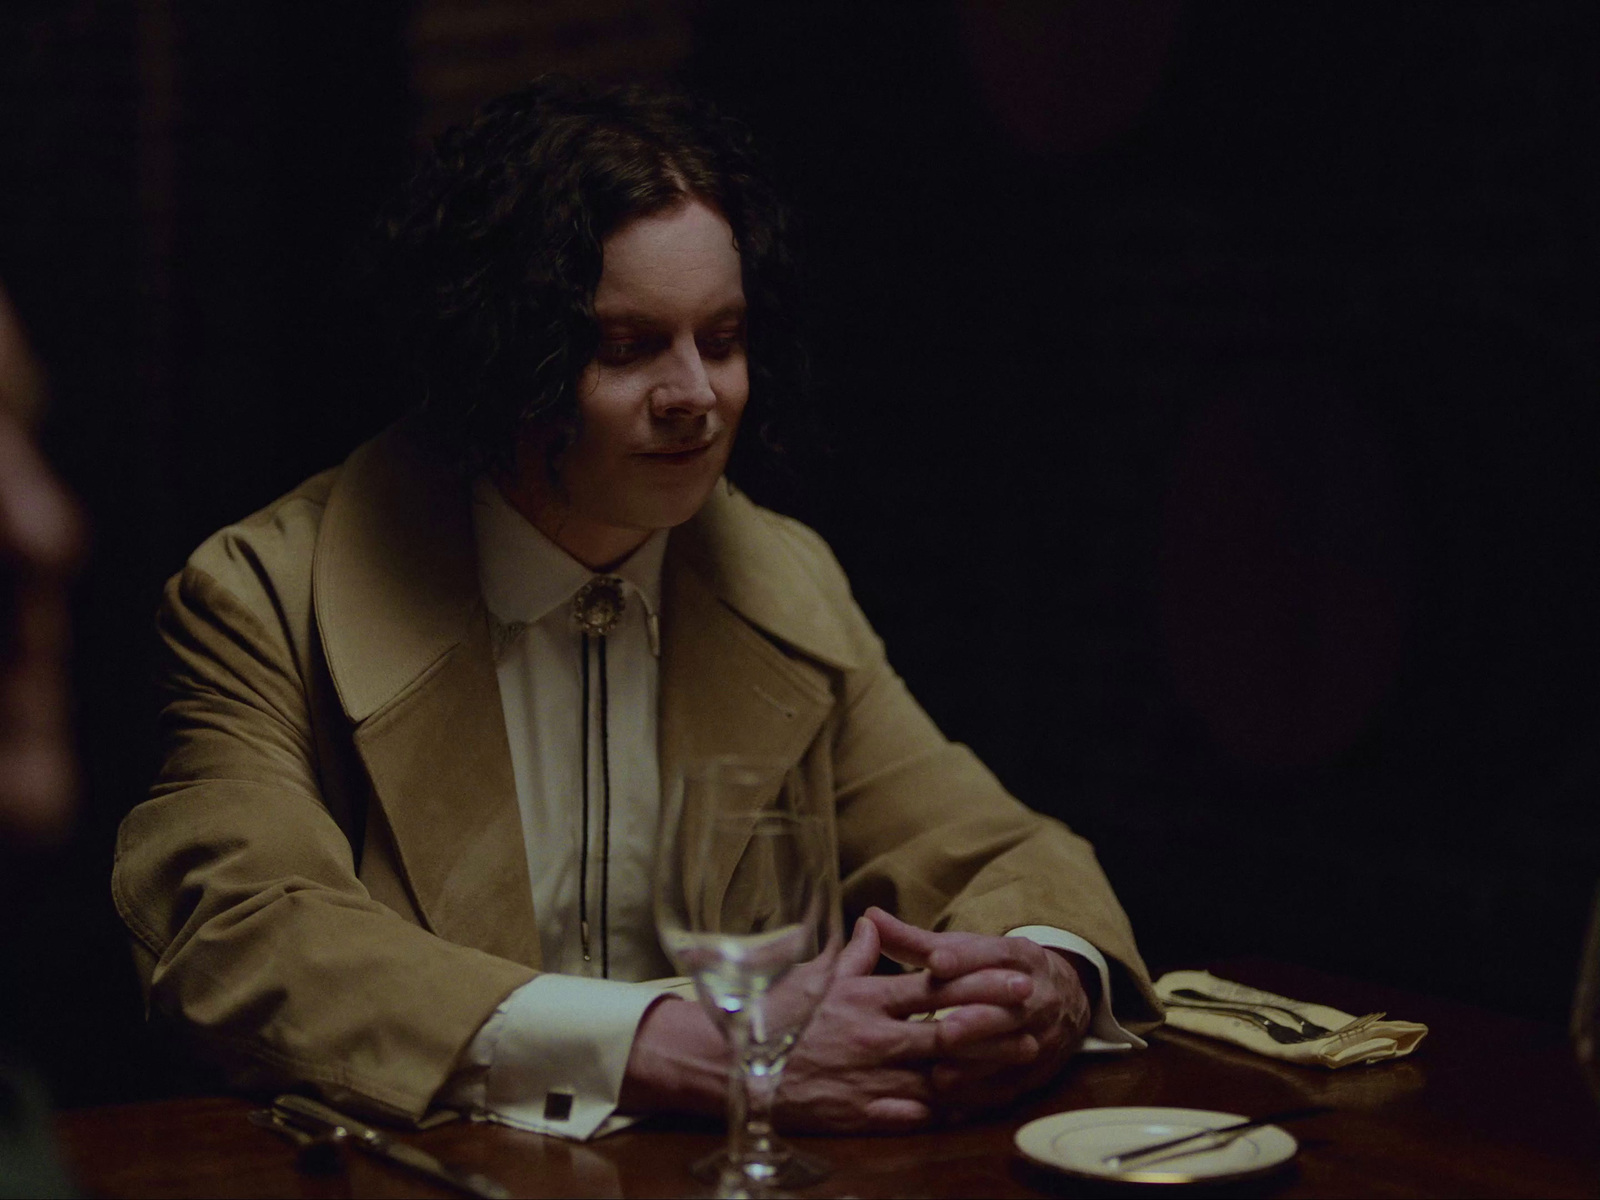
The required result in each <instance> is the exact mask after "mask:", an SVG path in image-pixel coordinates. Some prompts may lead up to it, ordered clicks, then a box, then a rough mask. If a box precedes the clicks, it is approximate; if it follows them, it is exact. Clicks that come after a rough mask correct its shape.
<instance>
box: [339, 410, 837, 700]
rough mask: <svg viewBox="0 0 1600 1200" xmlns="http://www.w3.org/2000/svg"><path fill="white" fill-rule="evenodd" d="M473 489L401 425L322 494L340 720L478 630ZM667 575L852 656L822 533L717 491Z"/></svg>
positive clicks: (790, 639) (806, 647)
mask: <svg viewBox="0 0 1600 1200" xmlns="http://www.w3.org/2000/svg"><path fill="white" fill-rule="evenodd" d="M470 505H471V489H470V487H469V486H468V485H467V484H466V483H465V482H463V481H462V479H461V478H460V477H459V475H457V474H456V473H455V472H454V471H452V470H450V469H449V468H448V467H446V466H444V465H442V464H441V463H440V462H438V461H437V459H436V458H435V457H434V456H432V455H431V454H430V453H429V452H428V451H427V450H426V449H425V448H423V447H422V446H421V445H419V444H418V442H417V440H416V438H415V435H414V434H413V433H412V431H411V430H410V428H409V427H408V426H407V425H405V424H401V425H397V426H394V427H392V428H390V429H389V430H388V431H386V432H385V433H383V434H381V435H379V436H378V437H377V438H375V439H374V440H372V441H370V442H368V443H366V444H365V445H363V446H361V447H360V448H359V449H357V450H356V452H355V453H354V454H352V455H351V456H350V458H349V460H348V461H347V462H346V463H345V465H344V468H343V470H341V471H340V473H339V478H338V480H337V482H336V483H335V484H334V488H333V491H332V494H331V495H330V496H329V498H328V506H327V509H326V511H325V512H324V514H323V518H322V526H321V529H320V531H319V533H318V536H317V545H316V550H315V553H314V557H313V561H312V589H313V597H314V603H315V607H316V616H317V626H318V631H319V633H320V634H321V637H322V643H323V647H324V650H325V653H326V655H327V658H328V666H329V670H330V672H331V674H332V676H333V682H334V687H335V689H336V690H337V692H338V694H339V700H340V702H341V704H342V705H343V706H344V711H345V714H346V715H347V716H348V717H349V718H350V719H351V720H352V721H354V722H357V723H360V722H361V721H364V720H366V719H367V718H368V717H370V716H372V715H373V714H374V713H375V712H377V711H378V710H379V709H381V708H383V707H384V706H385V705H386V704H388V703H390V702H392V701H393V700H394V699H395V698H396V697H398V696H399V695H400V694H401V693H403V692H404V691H405V690H406V689H407V688H408V687H410V686H411V685H412V684H413V683H415V682H416V681H417V680H418V679H419V678H420V677H421V676H422V675H423V674H424V673H425V672H427V671H428V669H429V667H431V666H432V665H433V664H434V663H436V662H437V661H438V660H439V659H441V658H442V657H443V656H444V655H446V654H448V653H449V652H450V651H451V650H452V649H453V648H454V647H455V646H457V645H459V644H460V643H462V642H463V641H464V640H466V639H467V638H468V637H469V635H470V633H471V632H472V630H473V629H474V628H475V627H476V626H479V625H482V624H483V622H484V606H483V600H482V597H481V595H480V591H479V583H478V572H477V556H476V553H475V551H474V543H473V532H472V519H471V507H470ZM666 558H667V565H666V568H665V570H666V571H667V572H669V573H670V572H673V571H688V572H691V573H693V574H694V575H696V576H698V582H699V583H700V584H701V585H702V586H703V588H704V590H705V591H706V592H708V593H709V594H710V595H711V596H714V597H715V598H716V599H717V600H719V601H720V602H721V603H723V604H725V605H727V607H728V608H730V609H732V610H733V611H734V612H735V613H737V614H739V616H740V617H742V618H744V620H745V621H747V622H748V623H749V624H751V625H754V626H755V627H756V628H758V629H760V630H761V631H762V632H763V633H766V634H767V635H769V636H770V637H772V638H774V639H776V640H777V641H778V642H780V643H783V644H785V645H787V646H789V647H791V648H792V649H794V650H795V651H798V652H799V653H800V654H801V655H804V656H805V657H808V658H812V659H815V660H817V661H818V662H819V663H822V664H825V665H827V666H831V667H835V668H841V669H848V668H850V667H852V666H854V665H856V654H855V651H854V649H853V647H852V646H851V643H850V639H849V637H848V635H847V633H846V631H845V629H844V626H843V624H842V623H841V621H840V618H839V615H838V613H837V610H836V609H835V607H834V606H833V605H832V604H831V603H830V602H829V600H828V598H827V597H826V596H825V595H824V593H823V592H822V590H821V589H820V588H819V587H818V586H817V583H816V576H817V573H818V569H819V568H820V569H822V570H827V571H836V570H837V567H834V566H832V563H831V560H830V559H829V557H828V552H827V550H826V549H825V548H823V546H822V543H821V541H820V540H819V539H816V538H815V536H814V535H808V534H806V533H802V532H797V527H796V526H794V525H793V524H792V523H791V522H788V521H785V520H784V519H783V518H780V517H777V516H775V515H774V514H772V513H770V512H767V511H765V510H763V509H760V508H758V507H756V506H755V505H754V504H752V503H751V502H750V501H749V500H748V499H746V498H745V497H744V496H743V495H742V494H740V493H739V492H737V491H736V490H734V489H733V488H732V487H731V486H730V485H728V484H727V483H725V482H724V483H719V484H718V485H717V487H716V489H715V490H714V491H713V492H712V495H711V498H710V499H709V500H708V501H707V502H706V504H705V505H704V506H703V507H702V508H701V510H700V512H699V513H697V514H696V515H695V517H694V518H693V519H692V520H690V521H689V522H687V523H686V524H684V525H683V526H681V527H679V528H678V529H675V530H673V532H672V534H671V536H670V537H669V539H668V542H667V552H666Z"/></svg>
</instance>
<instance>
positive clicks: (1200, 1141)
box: [1100, 1105, 1333, 1170]
mask: <svg viewBox="0 0 1600 1200" xmlns="http://www.w3.org/2000/svg"><path fill="white" fill-rule="evenodd" d="M1332 1111H1333V1110H1332V1109H1330V1108H1328V1107H1327V1106H1326V1105H1318V1106H1316V1107H1313V1108H1292V1109H1289V1110H1288V1111H1286V1112H1275V1113H1268V1114H1267V1115H1266V1116H1264V1117H1257V1118H1255V1120H1253V1121H1235V1122H1234V1123H1233V1124H1232V1125H1219V1126H1218V1127H1217V1128H1215V1129H1202V1130H1200V1131H1199V1132H1198V1133H1186V1134H1184V1135H1183V1136H1182V1137H1175V1138H1168V1139H1167V1140H1166V1141H1164V1142H1157V1143H1155V1144H1154V1145H1153V1146H1140V1147H1138V1148H1136V1149H1133V1150H1124V1151H1123V1152H1122V1153H1120V1154H1108V1155H1106V1156H1105V1157H1104V1158H1103V1159H1101V1160H1100V1161H1101V1162H1105V1163H1115V1164H1116V1167H1117V1169H1118V1170H1121V1169H1122V1168H1123V1167H1126V1166H1128V1165H1129V1164H1130V1163H1135V1162H1140V1161H1143V1160H1146V1159H1151V1158H1155V1157H1156V1156H1157V1155H1160V1156H1161V1157H1162V1158H1180V1157H1182V1156H1184V1155H1188V1154H1199V1153H1201V1152H1202V1151H1205V1150H1215V1149H1217V1148H1218V1147H1220V1146H1224V1145H1226V1144H1227V1143H1229V1142H1231V1141H1233V1139H1234V1138H1236V1137H1238V1136H1239V1135H1240V1134H1241V1133H1246V1132H1248V1131H1249V1130H1252V1129H1260V1128H1261V1127H1262V1126H1264V1125H1276V1124H1278V1123H1279V1122H1281V1121H1298V1120H1301V1119H1303V1118H1305V1117H1318V1116H1321V1115H1322V1114H1323V1113H1325V1112H1332ZM1187 1142H1193V1143H1195V1144H1194V1145H1192V1146H1186V1145H1185V1143H1187ZM1180 1146H1184V1149H1182V1150H1180V1149H1178V1147H1180ZM1163 1151H1169V1152H1170V1153H1166V1154H1163V1153H1162V1152H1163Z"/></svg>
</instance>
